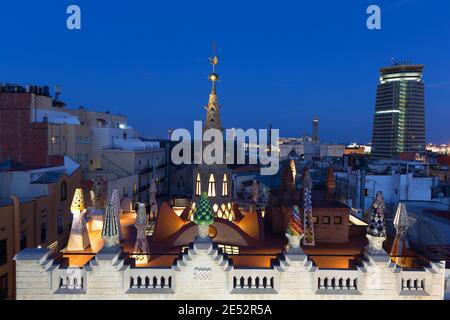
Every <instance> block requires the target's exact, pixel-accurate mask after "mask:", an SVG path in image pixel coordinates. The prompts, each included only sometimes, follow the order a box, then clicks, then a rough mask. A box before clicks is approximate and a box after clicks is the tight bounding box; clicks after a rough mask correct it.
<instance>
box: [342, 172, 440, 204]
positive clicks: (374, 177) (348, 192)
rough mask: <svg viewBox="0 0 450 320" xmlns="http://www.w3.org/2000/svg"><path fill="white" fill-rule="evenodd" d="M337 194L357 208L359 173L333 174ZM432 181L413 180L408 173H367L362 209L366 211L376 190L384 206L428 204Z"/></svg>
mask: <svg viewBox="0 0 450 320" xmlns="http://www.w3.org/2000/svg"><path fill="white" fill-rule="evenodd" d="M336 177H337V181H336V182H337V184H336V190H337V194H338V195H339V196H340V197H341V198H342V197H344V198H346V199H347V200H348V202H349V203H348V205H349V206H351V207H353V208H360V203H359V201H360V196H361V188H360V186H361V173H360V171H359V170H357V171H353V172H350V173H347V172H336ZM434 183H435V180H434V178H433V177H415V176H414V175H413V174H412V173H408V174H398V173H395V172H392V173H391V174H371V173H367V174H366V177H365V185H364V188H363V195H362V196H363V198H364V208H365V209H367V208H369V207H370V205H371V204H372V202H373V200H374V199H375V195H376V193H377V192H378V191H381V192H382V193H383V196H384V201H385V202H386V204H388V205H394V204H397V203H398V202H399V201H431V196H432V194H431V191H432V187H433V186H434Z"/></svg>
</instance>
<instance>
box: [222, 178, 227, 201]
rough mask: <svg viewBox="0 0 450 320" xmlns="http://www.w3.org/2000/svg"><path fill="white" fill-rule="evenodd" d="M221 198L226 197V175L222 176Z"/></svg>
mask: <svg viewBox="0 0 450 320" xmlns="http://www.w3.org/2000/svg"><path fill="white" fill-rule="evenodd" d="M222 196H224V197H226V196H228V178H227V174H226V173H225V174H224V175H223V182H222Z"/></svg>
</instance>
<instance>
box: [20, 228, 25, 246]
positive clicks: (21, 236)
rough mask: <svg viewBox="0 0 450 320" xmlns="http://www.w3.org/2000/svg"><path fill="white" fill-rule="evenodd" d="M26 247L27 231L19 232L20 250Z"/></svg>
mask: <svg viewBox="0 0 450 320" xmlns="http://www.w3.org/2000/svg"><path fill="white" fill-rule="evenodd" d="M26 247H27V232H26V231H22V233H21V234H20V250H23V249H25V248H26Z"/></svg>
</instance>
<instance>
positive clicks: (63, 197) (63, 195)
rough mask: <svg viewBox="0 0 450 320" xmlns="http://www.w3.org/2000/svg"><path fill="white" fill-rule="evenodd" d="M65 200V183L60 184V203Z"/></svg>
mask: <svg viewBox="0 0 450 320" xmlns="http://www.w3.org/2000/svg"><path fill="white" fill-rule="evenodd" d="M66 200H67V182H65V181H63V183H61V201H66Z"/></svg>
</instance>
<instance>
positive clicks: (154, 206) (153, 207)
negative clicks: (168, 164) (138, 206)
mask: <svg viewBox="0 0 450 320" xmlns="http://www.w3.org/2000/svg"><path fill="white" fill-rule="evenodd" d="M153 170H155V169H153ZM149 192H150V217H149V220H150V221H155V220H156V217H157V216H158V203H157V202H156V193H157V192H158V188H157V187H156V180H155V178H152V182H151V183H150V190H149Z"/></svg>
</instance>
